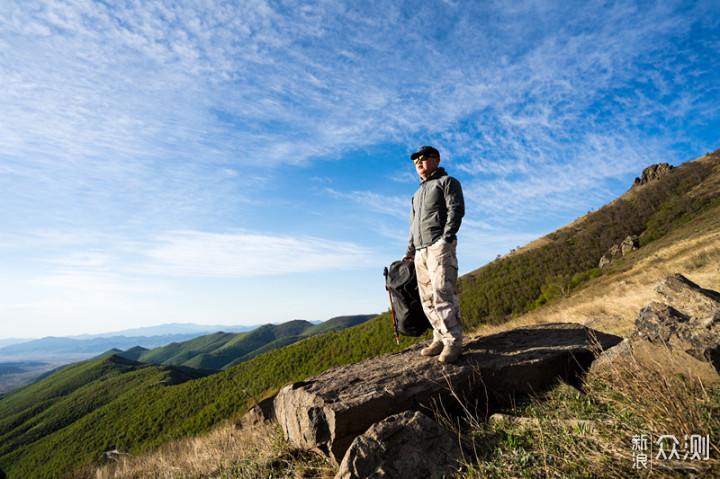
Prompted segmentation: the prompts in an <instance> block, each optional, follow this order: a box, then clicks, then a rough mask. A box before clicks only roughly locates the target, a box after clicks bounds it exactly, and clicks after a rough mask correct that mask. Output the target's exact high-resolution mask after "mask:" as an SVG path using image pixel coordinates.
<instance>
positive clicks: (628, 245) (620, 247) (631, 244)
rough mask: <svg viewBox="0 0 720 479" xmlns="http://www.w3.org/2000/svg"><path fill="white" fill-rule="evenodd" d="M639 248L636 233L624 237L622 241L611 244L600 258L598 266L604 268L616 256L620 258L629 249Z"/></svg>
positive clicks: (629, 250)
mask: <svg viewBox="0 0 720 479" xmlns="http://www.w3.org/2000/svg"><path fill="white" fill-rule="evenodd" d="M638 248H640V242H639V240H638V237H637V236H636V235H630V236H628V237H626V238H625V239H624V240H623V241H622V243H620V244H616V245H613V246H612V247H611V248H610V249H609V250H608V252H607V253H606V254H605V255H604V256H603V257H602V258H600V263H599V264H598V266H600V267H601V268H604V267H605V266H609V265H611V264H612V263H613V262H614V261H615V260H617V259H618V258H622V257H623V256H625V255H626V254H628V253H629V252H631V251H635V250H636V249H638Z"/></svg>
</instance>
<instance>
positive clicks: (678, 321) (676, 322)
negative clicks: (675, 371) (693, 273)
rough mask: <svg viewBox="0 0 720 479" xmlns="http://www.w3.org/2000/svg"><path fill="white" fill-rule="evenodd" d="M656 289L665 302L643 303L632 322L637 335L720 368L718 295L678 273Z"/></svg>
mask: <svg viewBox="0 0 720 479" xmlns="http://www.w3.org/2000/svg"><path fill="white" fill-rule="evenodd" d="M655 291H656V292H658V293H659V294H660V295H661V296H662V297H663V299H664V300H665V302H666V303H667V304H664V303H658V302H652V303H650V304H649V305H648V306H646V307H645V308H644V309H643V310H642V311H641V312H640V315H639V316H638V318H637V320H636V321H635V328H636V330H637V333H636V334H637V335H638V336H640V337H642V338H644V339H647V340H648V341H650V342H651V343H656V344H657V343H662V344H667V345H668V347H670V348H671V349H675V350H678V351H684V352H686V353H687V354H689V355H690V356H692V357H694V358H695V359H698V360H700V361H705V362H708V363H710V364H712V365H713V367H714V368H715V369H716V370H717V371H720V294H719V293H717V292H715V291H711V290H707V289H703V288H700V287H699V286H698V285H697V284H695V283H693V282H692V281H690V280H689V279H687V278H685V277H684V276H682V275H680V274H675V275H672V276H669V277H667V278H665V279H664V280H662V281H661V282H660V283H659V284H658V285H657V287H656V288H655Z"/></svg>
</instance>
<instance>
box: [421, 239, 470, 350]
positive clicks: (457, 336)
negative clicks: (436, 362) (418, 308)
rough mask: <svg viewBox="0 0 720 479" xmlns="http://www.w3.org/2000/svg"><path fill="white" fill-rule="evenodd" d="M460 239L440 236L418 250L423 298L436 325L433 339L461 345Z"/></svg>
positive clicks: (432, 322)
mask: <svg viewBox="0 0 720 479" xmlns="http://www.w3.org/2000/svg"><path fill="white" fill-rule="evenodd" d="M456 246H457V241H453V242H452V243H448V242H447V241H445V240H444V239H441V240H438V241H436V242H435V243H433V244H432V245H431V246H428V247H427V248H423V249H420V250H417V251H416V252H415V270H416V272H417V280H418V290H419V291H420V302H421V303H422V307H423V310H424V311H425V315H426V316H427V317H428V319H429V320H430V324H431V325H432V327H433V330H434V331H433V339H434V340H435V341H442V342H443V343H444V344H446V345H458V346H459V345H462V323H461V322H460V304H459V300H458V294H457V278H458V263H457V256H456V254H455V248H456Z"/></svg>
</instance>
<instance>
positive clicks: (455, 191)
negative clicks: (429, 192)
mask: <svg viewBox="0 0 720 479" xmlns="http://www.w3.org/2000/svg"><path fill="white" fill-rule="evenodd" d="M445 206H446V207H447V221H446V222H445V230H444V231H443V238H445V239H446V240H447V241H454V240H455V239H456V235H457V232H458V230H459V229H460V223H461V222H462V217H463V216H465V200H464V198H463V192H462V187H461V186H460V182H459V181H458V180H456V179H455V178H452V177H451V178H450V180H449V181H448V182H447V183H446V185H445Z"/></svg>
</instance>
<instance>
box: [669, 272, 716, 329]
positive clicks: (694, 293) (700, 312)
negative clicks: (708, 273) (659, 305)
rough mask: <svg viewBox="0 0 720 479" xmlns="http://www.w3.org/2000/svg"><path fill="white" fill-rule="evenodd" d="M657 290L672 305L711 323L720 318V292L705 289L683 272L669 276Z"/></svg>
mask: <svg viewBox="0 0 720 479" xmlns="http://www.w3.org/2000/svg"><path fill="white" fill-rule="evenodd" d="M655 291H656V292H657V293H658V294H660V295H661V296H662V298H663V301H665V302H666V303H667V304H669V305H670V306H672V307H674V308H675V309H677V310H679V311H681V312H682V313H683V314H685V315H687V316H689V317H692V318H696V319H698V320H700V321H701V322H703V323H707V324H708V325H710V324H711V323H713V322H716V321H718V320H720V293H718V292H717V291H712V290H710V289H703V288H701V287H700V286H698V285H697V284H695V283H693V282H692V281H690V280H689V279H687V278H686V277H685V276H683V275H681V274H674V275H672V276H668V277H667V278H665V279H663V280H662V281H660V283H658V285H657V286H656V287H655Z"/></svg>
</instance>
